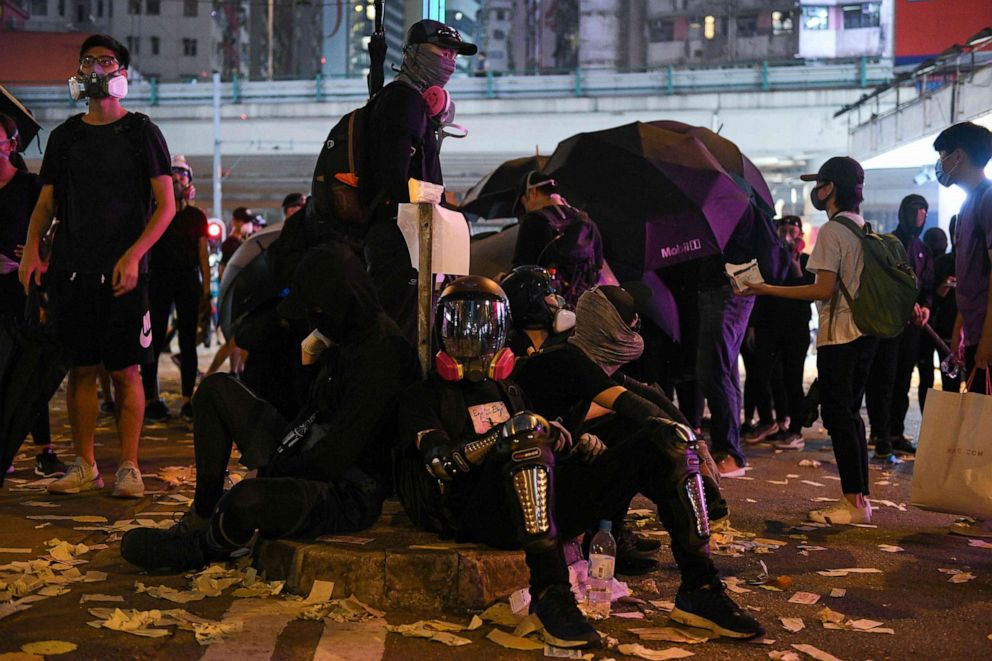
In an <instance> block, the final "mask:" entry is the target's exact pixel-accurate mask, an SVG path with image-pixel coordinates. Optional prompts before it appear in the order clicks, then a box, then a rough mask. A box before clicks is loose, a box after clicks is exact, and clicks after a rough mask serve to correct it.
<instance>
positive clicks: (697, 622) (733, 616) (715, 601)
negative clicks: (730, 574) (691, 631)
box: [671, 581, 765, 639]
mask: <svg viewBox="0 0 992 661" xmlns="http://www.w3.org/2000/svg"><path fill="white" fill-rule="evenodd" d="M671 617H672V619H673V620H675V621H676V622H680V623H682V624H686V625H688V626H690V627H697V628H699V629H706V630H707V631H712V632H713V633H715V634H717V635H719V636H726V637H728V638H742V639H744V638H757V637H758V636H763V635H765V629H764V627H762V626H761V624H759V623H758V621H757V620H755V619H754V618H753V617H751V616H750V615H748V614H747V613H745V612H744V611H742V610H741V609H740V607H739V606H738V605H737V604H735V603H734V601H733V600H732V599H731V598H730V597H728V596H727V593H726V592H725V591H724V589H723V582H722V581H716V582H715V584H713V585H706V586H703V587H701V588H698V589H696V590H686V589H685V588H679V591H678V592H677V593H676V594H675V608H674V609H672V616H671Z"/></svg>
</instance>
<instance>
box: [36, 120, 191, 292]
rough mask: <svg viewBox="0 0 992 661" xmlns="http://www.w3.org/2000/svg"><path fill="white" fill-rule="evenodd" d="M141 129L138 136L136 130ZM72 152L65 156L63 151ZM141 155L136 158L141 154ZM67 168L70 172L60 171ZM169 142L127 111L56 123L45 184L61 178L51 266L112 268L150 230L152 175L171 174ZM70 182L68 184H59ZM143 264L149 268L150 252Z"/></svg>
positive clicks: (47, 155) (43, 178)
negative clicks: (95, 120) (97, 121)
mask: <svg viewBox="0 0 992 661" xmlns="http://www.w3.org/2000/svg"><path fill="white" fill-rule="evenodd" d="M139 127H140V128H139ZM135 130H140V131H141V135H140V136H138V137H137V138H133V137H132V134H131V131H135ZM64 154H65V155H66V156H67V158H63V155H64ZM139 158H142V159H144V161H145V162H144V163H138V162H137V161H138V159H139ZM63 168H66V169H67V171H66V172H65V175H66V176H65V177H64V178H62V177H61V176H60V174H61V171H62V169H63ZM170 172H171V161H170V158H169V148H168V147H167V146H166V144H165V139H164V138H163V137H162V133H161V132H160V131H159V130H158V127H157V126H155V124H153V123H152V122H150V121H147V122H137V121H136V120H133V119H132V113H128V114H127V115H125V116H124V117H122V118H121V119H119V120H117V121H116V122H114V123H112V124H107V125H105V126H92V125H90V124H87V123H85V122H83V121H81V120H80V119H72V118H70V119H69V120H68V121H66V122H64V123H63V124H61V125H60V126H58V127H57V128H56V129H55V130H54V131H52V135H51V137H50V138H49V139H48V146H47V147H46V149H45V158H44V160H43V161H42V165H41V181H42V183H43V184H53V185H55V186H56V190H55V200H56V204H57V207H58V210H57V213H56V215H57V217H58V218H59V220H60V221H61V222H60V224H59V227H58V229H57V230H56V233H55V245H54V247H53V249H52V266H54V267H55V268H59V269H64V270H67V271H78V272H80V273H104V274H109V273H110V272H111V271H113V268H114V265H115V264H116V263H117V260H119V259H120V258H121V256H122V255H123V254H124V253H125V252H126V251H127V249H128V248H130V247H131V246H132V245H133V244H134V243H135V241H137V240H138V237H139V236H141V233H142V232H143V231H144V230H145V225H146V224H147V222H148V218H149V217H150V216H151V214H152V209H153V206H154V195H152V192H151V184H150V183H149V179H152V178H155V177H161V176H169V174H170ZM60 186H65V188H66V190H59V187H60ZM141 270H142V271H143V272H144V271H147V270H148V259H147V256H146V257H145V258H143V259H142V260H141Z"/></svg>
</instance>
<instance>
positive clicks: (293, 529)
mask: <svg viewBox="0 0 992 661" xmlns="http://www.w3.org/2000/svg"><path fill="white" fill-rule="evenodd" d="M194 400H195V401H194V404H193V417H194V423H193V430H194V431H193V441H194V452H195V455H196V494H195V496H194V499H193V507H194V508H195V510H196V512H197V514H199V515H200V516H203V517H211V529H210V530H211V532H210V535H209V537H208V540H209V543H210V545H211V547H212V548H213V549H214V550H225V549H227V550H230V549H234V548H237V547H238V546H240V545H244V544H247V543H248V542H249V540H251V538H252V536H253V535H254V534H255V531H258V534H260V535H261V536H262V537H266V538H270V539H274V538H281V537H296V538H307V537H314V536H317V535H321V534H328V533H336V532H355V531H358V530H363V529H365V528H368V527H369V526H371V525H372V524H373V523H374V522H375V520H376V519H377V518H378V517H379V514H380V513H381V512H382V502H383V499H384V493H383V489H382V488H381V486H380V485H379V484H378V483H377V481H376V480H374V479H372V478H371V477H369V476H368V475H366V474H364V473H363V472H362V471H360V470H358V469H357V468H351V469H349V470H348V471H346V472H345V474H344V475H343V476H342V477H341V478H340V479H336V480H331V481H328V482H319V481H315V480H304V479H300V478H295V477H293V476H292V475H266V477H257V478H252V479H248V480H244V481H242V482H239V483H238V484H236V485H235V486H234V487H233V488H232V489H231V490H230V491H228V492H227V493H226V494H225V493H224V492H223V489H224V476H225V474H226V472H227V464H228V461H229V460H230V458H231V449H232V441H233V443H234V444H236V445H237V446H238V450H239V451H240V452H241V463H242V464H244V465H245V466H247V467H248V468H260V469H262V470H261V471H260V472H262V473H264V472H265V471H264V467H265V465H266V464H267V462H268V460H269V457H270V455H271V453H272V451H273V449H274V448H275V446H276V445H277V444H278V442H279V440H280V439H281V438H282V436H283V435H284V434H285V433H286V432H287V431H288V426H289V425H288V423H287V422H286V420H285V419H283V417H282V416H280V415H279V413H278V412H277V411H276V410H275V408H274V407H273V406H271V405H270V404H268V403H267V402H266V401H264V400H262V399H259V398H258V397H256V396H255V394H254V393H253V392H252V391H250V390H249V389H248V388H246V387H245V386H244V385H242V384H241V383H240V382H239V381H238V380H237V379H236V378H234V377H232V376H231V375H229V374H214V375H211V376H210V377H208V378H206V379H204V380H203V383H201V384H200V388H199V389H198V390H197V391H196V396H195V398H194Z"/></svg>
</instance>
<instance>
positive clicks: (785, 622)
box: [779, 617, 806, 633]
mask: <svg viewBox="0 0 992 661" xmlns="http://www.w3.org/2000/svg"><path fill="white" fill-rule="evenodd" d="M779 620H780V621H781V622H782V627H783V628H784V629H785V630H786V631H790V632H792V633H796V632H797V631H802V630H803V629H805V628H806V623H805V622H803V620H802V618H801V617H781V618H779Z"/></svg>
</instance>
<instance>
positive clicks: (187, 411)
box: [179, 402, 193, 422]
mask: <svg viewBox="0 0 992 661" xmlns="http://www.w3.org/2000/svg"><path fill="white" fill-rule="evenodd" d="M179 415H181V416H182V418H183V420H185V421H186V422H193V402H186V403H185V404H183V407H182V408H181V409H179Z"/></svg>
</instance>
